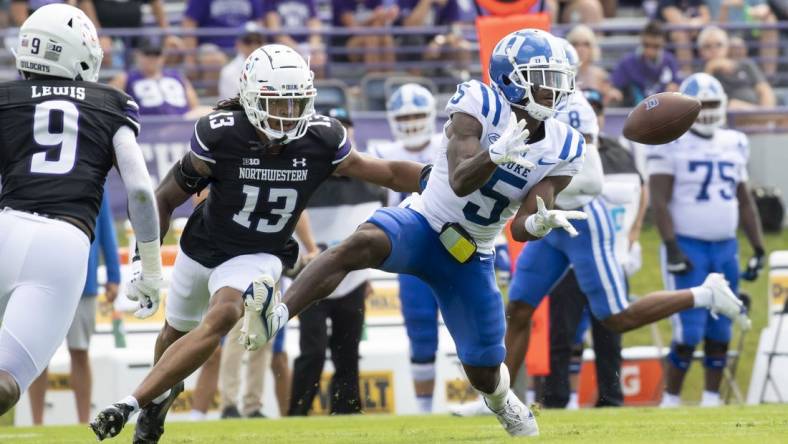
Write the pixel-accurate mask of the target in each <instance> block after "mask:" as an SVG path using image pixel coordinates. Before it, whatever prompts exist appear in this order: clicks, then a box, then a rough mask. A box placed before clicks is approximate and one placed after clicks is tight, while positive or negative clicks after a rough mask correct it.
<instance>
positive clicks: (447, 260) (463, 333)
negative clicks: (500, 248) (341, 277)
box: [368, 208, 506, 367]
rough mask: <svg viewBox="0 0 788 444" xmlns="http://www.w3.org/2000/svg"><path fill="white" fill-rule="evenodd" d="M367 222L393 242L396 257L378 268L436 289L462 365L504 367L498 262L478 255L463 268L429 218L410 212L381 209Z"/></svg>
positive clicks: (397, 209)
mask: <svg viewBox="0 0 788 444" xmlns="http://www.w3.org/2000/svg"><path fill="white" fill-rule="evenodd" d="M368 222H370V223H372V224H375V225H376V226H378V227H379V228H380V229H381V230H383V231H384V232H385V233H386V235H387V236H388V238H389V241H391V254H389V257H388V258H386V260H385V261H384V262H383V264H382V265H381V266H380V267H379V268H380V269H381V270H385V271H388V272H391V273H400V274H402V273H404V274H410V275H413V276H416V277H418V278H420V279H421V280H422V281H424V283H426V284H427V285H429V286H430V288H432V291H433V293H434V295H435V298H436V300H437V303H438V307H439V308H440V311H441V313H442V314H443V321H444V322H445V323H446V327H447V328H448V330H449V333H450V334H451V336H452V338H453V339H454V343H455V344H456V346H457V355H458V356H459V358H460V361H462V363H463V364H466V365H469V366H474V367H496V366H498V365H500V364H501V363H502V362H503V359H504V356H505V355H506V349H505V348H504V345H503V335H504V331H505V329H506V322H505V317H504V309H503V301H502V300H501V293H500V291H498V287H497V285H496V283H495V272H494V269H493V265H494V259H495V258H494V256H493V255H481V254H477V255H476V256H474V258H473V259H471V261H470V262H468V263H466V264H460V263H459V262H457V261H456V260H455V259H454V258H453V257H451V256H450V255H449V253H448V252H447V251H446V249H445V248H444V247H443V245H442V244H441V243H440V240H439V239H438V233H436V232H435V231H434V230H433V229H432V228H431V227H430V226H429V224H428V223H427V220H426V219H424V216H422V215H421V214H419V213H417V212H415V211H413V210H411V209H410V208H381V209H379V210H377V211H376V212H375V214H373V215H372V217H371V218H370V219H369V221H368Z"/></svg>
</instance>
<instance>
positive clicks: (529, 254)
mask: <svg viewBox="0 0 788 444" xmlns="http://www.w3.org/2000/svg"><path fill="white" fill-rule="evenodd" d="M583 209H584V211H585V212H586V214H588V219H587V220H584V221H583V220H575V221H572V225H573V226H574V227H575V229H577V231H578V233H579V235H578V236H577V237H574V238H573V237H571V236H569V233H567V232H566V231H565V230H563V229H554V230H553V231H552V232H550V234H548V235H547V236H545V237H544V239H542V240H539V241H533V242H529V243H528V244H526V246H525V248H524V249H523V252H522V253H521V254H520V257H519V258H518V259H517V268H516V269H515V272H514V278H513V280H512V285H511V287H510V288H509V299H510V300H512V301H520V302H525V303H527V304H529V305H531V306H533V307H536V306H537V305H539V303H540V302H541V301H542V299H543V298H544V297H545V296H546V295H547V294H549V293H550V291H551V290H552V289H553V287H554V286H555V285H556V284H557V283H558V282H559V280H560V279H561V277H562V276H563V274H564V273H565V272H566V270H567V269H568V268H569V266H570V265H571V266H572V267H573V268H574V270H575V275H576V276H577V281H578V284H579V285H580V289H581V290H583V293H585V294H586V297H587V298H588V302H589V305H590V306H591V312H592V313H593V314H594V317H596V318H597V319H599V320H603V319H607V318H609V317H610V316H612V315H614V314H616V313H619V312H621V311H623V310H624V309H625V308H626V307H627V305H628V302H627V290H626V285H625V280H624V273H623V270H622V268H621V266H620V265H619V263H618V260H617V259H616V256H615V253H614V239H615V235H614V230H613V223H612V221H611V220H610V215H609V213H608V211H607V207H606V206H605V204H604V202H602V201H601V200H599V199H594V200H593V201H592V202H591V203H590V204H588V205H586V206H585V207H584V208H583Z"/></svg>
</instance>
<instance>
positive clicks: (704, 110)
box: [692, 97, 727, 136]
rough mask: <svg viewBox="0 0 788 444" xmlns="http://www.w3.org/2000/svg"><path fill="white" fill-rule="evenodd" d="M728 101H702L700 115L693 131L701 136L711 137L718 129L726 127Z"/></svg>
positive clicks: (724, 99)
mask: <svg viewBox="0 0 788 444" xmlns="http://www.w3.org/2000/svg"><path fill="white" fill-rule="evenodd" d="M726 101H727V100H726V98H725V97H721V98H720V99H719V100H701V102H700V113H698V118H697V119H695V123H694V124H692V129H693V130H695V131H697V132H698V133H700V134H703V135H706V136H711V135H712V134H714V131H715V130H716V129H717V128H721V127H722V126H723V125H725V120H726V114H725V109H726V105H727V103H726Z"/></svg>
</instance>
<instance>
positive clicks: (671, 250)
mask: <svg viewBox="0 0 788 444" xmlns="http://www.w3.org/2000/svg"><path fill="white" fill-rule="evenodd" d="M665 249H666V250H667V253H668V271H669V272H670V273H673V274H684V273H687V272H688V271H690V270H692V262H690V260H689V258H687V256H685V255H684V252H683V251H681V248H679V244H678V243H677V242H676V240H675V239H672V240H669V241H665Z"/></svg>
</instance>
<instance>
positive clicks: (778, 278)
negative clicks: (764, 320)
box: [769, 270, 788, 313]
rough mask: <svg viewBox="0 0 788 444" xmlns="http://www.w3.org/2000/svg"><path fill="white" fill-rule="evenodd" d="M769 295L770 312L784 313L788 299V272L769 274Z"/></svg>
mask: <svg viewBox="0 0 788 444" xmlns="http://www.w3.org/2000/svg"><path fill="white" fill-rule="evenodd" d="M769 293H770V297H769V311H770V312H772V313H774V312H779V311H782V309H783V307H784V306H785V298H786V297H788V270H783V271H781V272H776V271H772V272H771V273H769Z"/></svg>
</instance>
